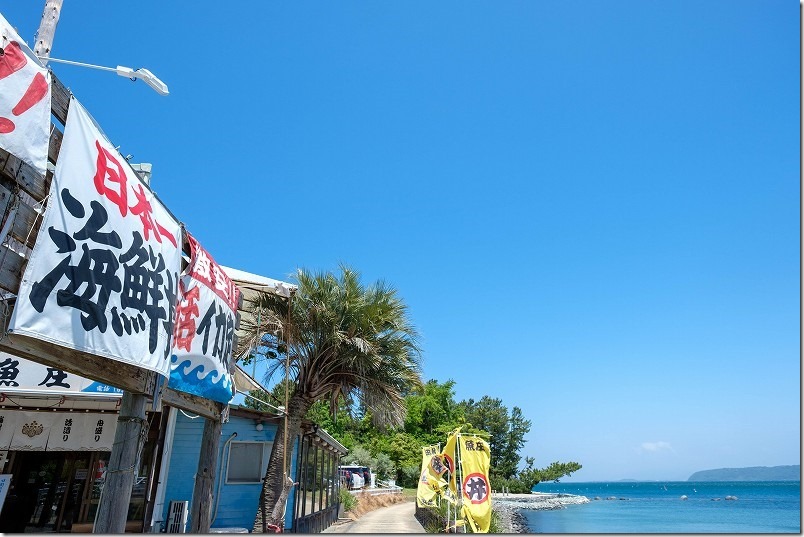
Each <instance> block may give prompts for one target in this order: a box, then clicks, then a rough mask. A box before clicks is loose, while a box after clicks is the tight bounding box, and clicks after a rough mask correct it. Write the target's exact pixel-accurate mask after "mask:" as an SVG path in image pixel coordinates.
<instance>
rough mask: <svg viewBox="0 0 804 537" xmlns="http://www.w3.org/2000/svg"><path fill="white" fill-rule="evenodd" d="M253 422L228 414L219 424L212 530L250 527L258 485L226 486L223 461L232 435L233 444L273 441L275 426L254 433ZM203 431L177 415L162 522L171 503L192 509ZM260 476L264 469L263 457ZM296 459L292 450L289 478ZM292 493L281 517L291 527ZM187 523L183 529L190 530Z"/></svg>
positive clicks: (196, 421) (199, 423) (196, 422)
mask: <svg viewBox="0 0 804 537" xmlns="http://www.w3.org/2000/svg"><path fill="white" fill-rule="evenodd" d="M255 425H256V424H255V422H254V420H253V419H251V418H243V417H239V416H234V415H231V416H230V418H229V421H228V422H227V423H224V424H223V427H222V430H221V438H220V442H219V444H218V467H217V468H216V470H215V484H214V488H213V491H212V493H213V506H212V514H213V516H215V500H216V497H217V496H218V486H219V480H221V479H223V480H224V482H223V483H222V484H220V499H219V500H218V512H217V516H216V517H215V518H214V519H213V521H212V527H213V528H247V529H248V530H249V531H250V530H251V528H252V527H253V526H254V516H255V515H256V513H257V503H258V501H259V497H260V489H261V487H262V484H261V483H248V484H226V482H225V479H226V462H227V460H226V459H228V456H229V453H228V451H229V450H228V449H226V451H224V449H223V448H224V445H225V443H226V441H227V440H228V439H229V437H230V436H231V435H232V433H234V432H237V436H236V437H235V438H234V440H233V442H249V441H251V442H273V440H274V436H275V434H276V425H273V424H268V423H266V424H264V425H263V427H264V428H263V430H262V431H257V430H256V428H255ZM203 430H204V420H203V419H202V418H197V419H191V418H188V417H187V416H186V415H185V414H183V413H182V412H177V417H176V429H175V433H174V436H173V452H172V454H171V456H170V467H169V468H168V476H167V484H166V489H165V511H164V513H163V514H164V519H165V520H167V511H168V507H169V505H170V501H171V500H187V501H188V502H190V504H189V505H190V506H192V496H193V486H194V483H195V480H194V478H195V473H196V470H197V469H198V457H199V455H200V453H201V436H202V434H203ZM264 462H265V467H264V468H263V469H262V473H263V475H264V474H265V469H266V468H267V467H268V459H267V458H266V460H265V461H264ZM295 472H296V456H295V449H294V454H293V456H292V458H291V476H295ZM292 501H293V498H292V493H291V498H289V501H288V509H287V512H286V514H285V526H286V527H288V528H289V527H291V525H292V523H293V512H292V511H293V509H292V505H293V503H292ZM190 523H191V522H190V521H189V520H188V522H187V527H188V528H189V527H190Z"/></svg>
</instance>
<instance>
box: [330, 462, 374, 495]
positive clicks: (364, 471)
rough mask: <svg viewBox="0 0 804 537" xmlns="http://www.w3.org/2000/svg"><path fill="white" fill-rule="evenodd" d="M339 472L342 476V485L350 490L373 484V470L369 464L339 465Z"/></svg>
mask: <svg viewBox="0 0 804 537" xmlns="http://www.w3.org/2000/svg"><path fill="white" fill-rule="evenodd" d="M338 474H339V475H340V478H341V486H342V487H346V488H347V489H348V490H356V489H362V488H364V487H368V486H369V485H370V484H371V470H370V469H369V468H368V467H367V466H358V465H356V464H353V465H348V466H339V467H338Z"/></svg>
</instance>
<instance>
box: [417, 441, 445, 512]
mask: <svg viewBox="0 0 804 537" xmlns="http://www.w3.org/2000/svg"><path fill="white" fill-rule="evenodd" d="M438 452H439V450H438V446H425V447H423V448H422V470H421V474H420V475H419V486H418V487H417V489H416V505H418V506H419V507H433V506H435V505H437V503H436V496H437V495H438V491H439V490H440V488H441V483H439V480H440V476H439V475H438V474H435V473H434V471H433V467H432V460H433V457H438V456H439V454H438ZM441 481H443V480H441Z"/></svg>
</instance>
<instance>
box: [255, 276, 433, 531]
mask: <svg viewBox="0 0 804 537" xmlns="http://www.w3.org/2000/svg"><path fill="white" fill-rule="evenodd" d="M296 279H297V282H298V290H297V291H296V293H295V296H293V297H292V298H291V299H290V300H285V299H283V298H281V297H277V296H276V295H273V294H269V293H261V294H259V295H258V296H257V297H256V298H255V299H253V300H252V301H250V304H249V305H248V307H249V308H251V309H252V311H253V313H254V314H255V315H254V318H257V315H256V313H257V312H259V313H260V316H261V319H265V321H264V322H265V324H266V325H270V326H272V327H274V329H277V328H278V329H279V331H280V336H281V338H282V339H286V340H287V341H288V342H287V344H286V345H284V346H283V345H278V346H277V347H278V350H279V352H278V353H277V356H276V357H275V358H273V359H270V358H269V367H268V380H266V382H268V381H269V380H270V378H272V376H273V375H275V374H277V373H281V374H283V375H282V376H283V377H284V378H287V379H288V380H289V381H290V394H289V399H288V405H287V409H286V412H287V415H286V420H287V427H279V428H278V429H277V433H276V438H275V441H274V449H273V450H272V452H271V457H270V459H269V461H268V468H267V470H266V474H265V480H264V481H263V486H262V491H261V493H260V501H259V507H258V509H257V516H256V519H255V521H254V531H255V532H262V531H263V524H264V523H266V524H272V525H275V526H278V527H280V528H281V527H283V525H284V520H283V514H284V511H285V502H286V501H287V494H288V491H289V490H290V483H292V481H291V480H290V477H289V476H288V475H287V474H288V468H287V467H283V461H289V460H290V456H289V455H290V454H289V453H285V451H286V449H289V447H290V446H291V445H292V439H293V438H296V436H297V435H298V434H300V432H301V424H302V419H303V418H304V417H305V416H306V415H307V412H308V411H309V410H310V409H311V408H312V406H313V405H314V403H315V402H316V401H320V400H323V401H327V402H329V407H330V413H331V414H333V415H334V414H336V413H337V410H338V408H339V405H340V404H341V403H342V402H343V401H357V402H359V403H360V404H362V405H363V407H364V408H366V409H370V410H371V413H370V414H371V419H372V420H373V423H374V425H376V426H383V425H402V423H403V422H404V415H405V401H404V394H407V393H410V391H411V390H414V389H416V388H418V387H419V386H420V385H421V377H420V363H419V360H420V352H419V347H418V343H417V333H416V330H415V328H414V327H413V325H412V324H411V322H410V320H409V319H408V313H407V307H406V305H405V304H404V302H403V301H402V299H401V298H400V297H399V296H398V294H397V292H396V290H394V289H392V288H391V287H389V286H388V285H386V284H384V283H383V282H376V283H374V284H372V285H369V286H364V285H362V284H361V283H360V278H359V275H358V274H357V273H356V272H355V271H353V270H351V269H349V268H347V267H344V266H342V267H341V271H340V274H339V275H334V274H332V273H310V272H308V271H306V270H299V271H297V274H296ZM242 327H243V328H244V329H246V330H247V331H248V334H247V337H246V339H249V338H248V336H251V337H252V339H253V340H256V341H264V339H263V336H262V334H261V333H259V330H260V328H259V327H258V326H253V325H252V326H249V325H248V323H243V326H242ZM285 464H286V463H285Z"/></svg>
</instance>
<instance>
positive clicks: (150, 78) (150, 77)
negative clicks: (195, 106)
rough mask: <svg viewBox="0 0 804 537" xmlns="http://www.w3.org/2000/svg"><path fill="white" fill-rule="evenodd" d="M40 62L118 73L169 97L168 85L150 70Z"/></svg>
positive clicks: (41, 58) (52, 60) (58, 61)
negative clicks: (140, 81) (139, 81)
mask: <svg viewBox="0 0 804 537" xmlns="http://www.w3.org/2000/svg"><path fill="white" fill-rule="evenodd" d="M39 59H40V60H47V61H49V62H56V63H66V64H67V65H77V66H78V67H89V68H90V69H99V70H101V71H111V72H113V73H117V74H118V75H120V76H124V77H126V78H129V79H131V80H137V79H138V78H139V79H140V80H142V81H143V82H145V83H146V84H148V85H149V86H151V88H152V89H153V90H154V91H156V92H157V93H158V94H159V95H167V94H168V93H170V92H169V91H168V87H167V84H165V83H164V82H162V81H161V80H159V78H157V77H156V75H154V74H153V73H152V72H151V71H149V70H148V69H132V68H131V67H124V66H122V65H118V66H117V67H116V68H115V67H103V66H101V65H92V64H89V63H81V62H73V61H70V60H58V59H56V58H49V57H46V56H39Z"/></svg>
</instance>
